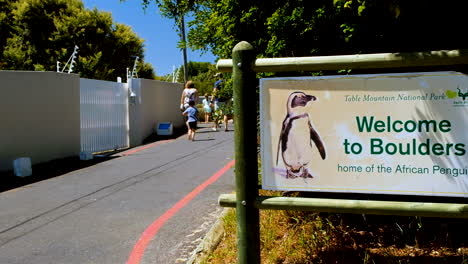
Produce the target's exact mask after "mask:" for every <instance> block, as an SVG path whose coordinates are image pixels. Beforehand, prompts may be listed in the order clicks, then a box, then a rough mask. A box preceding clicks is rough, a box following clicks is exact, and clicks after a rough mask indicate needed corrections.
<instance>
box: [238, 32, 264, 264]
mask: <svg viewBox="0 0 468 264" xmlns="http://www.w3.org/2000/svg"><path fill="white" fill-rule="evenodd" d="M255 57H256V54H255V51H254V49H253V47H252V45H250V44H249V43H248V42H245V41H243V42H240V43H238V44H237V45H236V46H235V47H234V49H233V52H232V63H233V66H232V68H233V92H234V120H235V122H234V139H235V160H236V168H235V175H236V194H237V201H236V214H237V250H238V252H237V260H238V261H237V263H241V264H257V263H260V230H259V229H260V228H259V211H258V209H257V208H255V206H254V203H255V200H256V199H257V197H258V176H257V175H258V164H257V98H256V96H257V94H256V86H257V85H256V79H255V73H254V71H253V70H252V67H253V64H254V62H255Z"/></svg>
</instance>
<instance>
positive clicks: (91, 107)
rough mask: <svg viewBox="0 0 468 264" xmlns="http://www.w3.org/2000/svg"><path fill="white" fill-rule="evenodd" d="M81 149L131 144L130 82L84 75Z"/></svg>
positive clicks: (101, 150)
mask: <svg viewBox="0 0 468 264" xmlns="http://www.w3.org/2000/svg"><path fill="white" fill-rule="evenodd" d="M80 116H81V151H82V152H91V153H95V152H103V151H109V150H115V149H122V148H128V147H129V133H128V132H129V122H128V85H127V84H126V83H116V82H109V81H99V80H90V79H84V78H81V79H80Z"/></svg>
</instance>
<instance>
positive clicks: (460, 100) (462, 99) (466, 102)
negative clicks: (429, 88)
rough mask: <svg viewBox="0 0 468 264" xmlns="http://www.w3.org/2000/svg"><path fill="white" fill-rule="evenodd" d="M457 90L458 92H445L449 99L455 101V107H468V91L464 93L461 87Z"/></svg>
mask: <svg viewBox="0 0 468 264" xmlns="http://www.w3.org/2000/svg"><path fill="white" fill-rule="evenodd" d="M457 90H458V92H457V91H452V90H447V91H445V95H447V97H448V98H449V99H454V101H453V106H456V107H459V106H468V89H465V91H463V90H462V89H460V86H457Z"/></svg>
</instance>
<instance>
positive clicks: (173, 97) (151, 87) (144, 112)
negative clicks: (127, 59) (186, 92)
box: [129, 79, 184, 147]
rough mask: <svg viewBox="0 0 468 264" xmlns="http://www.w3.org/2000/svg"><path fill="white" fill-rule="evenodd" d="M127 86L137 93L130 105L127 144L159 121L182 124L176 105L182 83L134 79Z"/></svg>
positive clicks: (138, 141)
mask: <svg viewBox="0 0 468 264" xmlns="http://www.w3.org/2000/svg"><path fill="white" fill-rule="evenodd" d="M129 87H130V88H129V89H132V91H133V92H134V93H135V94H136V98H135V100H133V102H132V99H130V105H129V120H130V122H129V123H130V146H132V147H133V146H137V145H140V144H141V143H142V142H143V140H144V139H145V138H146V137H148V136H150V135H151V134H152V133H154V129H155V127H156V124H157V123H158V122H172V124H173V127H181V126H183V125H184V119H183V117H182V114H181V112H180V109H179V106H180V96H181V94H182V91H183V84H181V83H168V82H161V81H155V80H147V79H134V80H132V83H131V85H130V86H129Z"/></svg>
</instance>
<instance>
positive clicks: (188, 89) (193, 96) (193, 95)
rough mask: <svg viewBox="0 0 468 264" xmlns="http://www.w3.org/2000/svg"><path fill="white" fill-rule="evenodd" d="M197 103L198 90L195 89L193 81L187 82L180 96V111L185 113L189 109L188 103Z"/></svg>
mask: <svg viewBox="0 0 468 264" xmlns="http://www.w3.org/2000/svg"><path fill="white" fill-rule="evenodd" d="M190 101H194V102H198V90H197V89H196V88H195V84H194V83H193V81H191V80H190V81H187V83H186V84H185V88H184V90H183V91H182V95H181V96H180V110H181V111H185V109H187V108H188V107H189V102H190Z"/></svg>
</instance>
